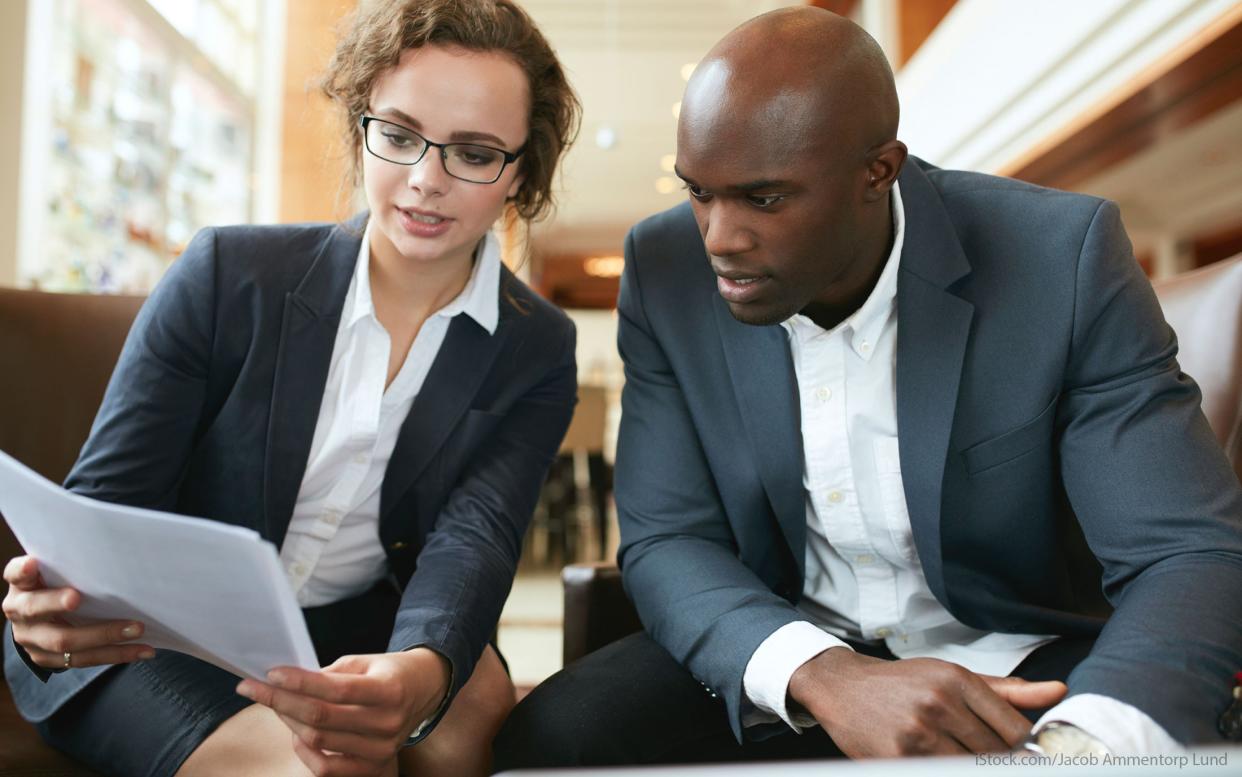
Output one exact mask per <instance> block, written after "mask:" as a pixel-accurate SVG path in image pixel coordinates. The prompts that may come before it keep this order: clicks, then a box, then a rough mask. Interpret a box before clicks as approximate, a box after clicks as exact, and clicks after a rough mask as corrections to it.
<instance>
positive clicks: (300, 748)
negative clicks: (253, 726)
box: [237, 648, 449, 777]
mask: <svg viewBox="0 0 1242 777" xmlns="http://www.w3.org/2000/svg"><path fill="white" fill-rule="evenodd" d="M267 679H268V682H267V683H260V682H257V681H255V680H243V681H242V682H241V683H240V684H238V686H237V692H238V693H240V694H241V695H242V696H245V697H246V698H248V699H252V700H254V701H255V702H257V703H259V704H262V705H264V706H267V707H271V708H272V709H273V710H274V711H275V712H276V714H277V715H279V716H280V719H281V720H283V721H284V722H285V725H287V726H288V727H289V728H290V730H291V731H293V734H294V740H293V749H294V752H296V753H297V755H298V758H300V759H301V760H302V762H303V763H304V764H306V766H307V767H308V768H309V769H310V770H311V772H313V773H314V774H316V775H320V777H323V776H324V775H332V776H333V777H337V776H338V775H340V776H341V777H345V776H347V775H348V776H349V777H352V776H353V775H373V774H379V773H385V772H390V771H391V769H392V766H393V764H394V759H395V758H396V756H397V752H398V751H399V750H400V749H401V747H402V746H403V745H404V744H405V742H406V739H408V738H409V736H410V733H411V732H412V731H414V729H415V728H417V727H418V725H419V724H420V723H422V722H423V721H424V720H426V719H427V718H429V717H431V716H432V715H433V714H434V713H435V711H436V709H437V707H438V706H439V704H440V702H441V701H442V700H443V699H444V695H445V694H446V693H448V687H449V663H448V660H447V659H445V658H444V657H443V656H441V655H440V654H439V653H436V652H435V651H433V650H430V649H428V648H414V649H413V650H408V651H405V652H403V653H379V654H375V655H365V656H343V657H341V658H340V659H339V660H337V661H335V662H333V663H332V664H331V665H330V666H326V667H324V668H323V669H322V670H321V671H318V672H308V671H305V670H302V669H295V668H293V667H278V668H276V669H273V670H272V671H271V672H269V673H268V677H267Z"/></svg>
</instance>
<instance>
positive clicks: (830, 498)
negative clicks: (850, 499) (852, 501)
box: [828, 491, 845, 504]
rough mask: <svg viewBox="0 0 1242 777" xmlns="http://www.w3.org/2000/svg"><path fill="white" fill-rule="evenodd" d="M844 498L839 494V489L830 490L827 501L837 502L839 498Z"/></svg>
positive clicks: (839, 500)
mask: <svg viewBox="0 0 1242 777" xmlns="http://www.w3.org/2000/svg"><path fill="white" fill-rule="evenodd" d="M844 498H845V497H844V496H842V495H841V492H840V491H832V492H829V494H828V501H829V502H832V503H833V504H839V503H840V502H841V500H842V499H844Z"/></svg>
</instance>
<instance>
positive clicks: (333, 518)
mask: <svg viewBox="0 0 1242 777" xmlns="http://www.w3.org/2000/svg"><path fill="white" fill-rule="evenodd" d="M323 522H324V523H326V524H329V525H331V526H336V525H337V524H338V523H340V522H341V514H340V513H338V512H337V511H336V510H329V511H328V512H326V513H324V514H323Z"/></svg>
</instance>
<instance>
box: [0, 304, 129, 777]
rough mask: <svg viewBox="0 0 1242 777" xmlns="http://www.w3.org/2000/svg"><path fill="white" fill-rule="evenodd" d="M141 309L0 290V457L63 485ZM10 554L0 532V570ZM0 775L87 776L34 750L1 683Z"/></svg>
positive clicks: (30, 732) (7, 537)
mask: <svg viewBox="0 0 1242 777" xmlns="http://www.w3.org/2000/svg"><path fill="white" fill-rule="evenodd" d="M142 300H143V298H142V297H120V296H94V295H77V294H44V293H40V292H34V291H18V290H13V289H0V365H3V370H4V376H3V378H0V450H4V451H5V452H7V453H9V454H10V455H11V456H13V457H14V458H16V459H18V460H19V461H21V462H23V463H24V464H26V465H27V466H29V467H31V468H32V469H34V470H35V471H37V472H38V473H39V474H41V475H43V476H44V477H46V478H48V479H49V480H53V481H55V482H57V483H59V482H60V481H62V480H64V478H65V475H67V474H68V472H69V468H70V467H72V466H73V462H74V461H75V460H76V459H77V457H78V451H79V449H80V448H81V447H82V443H83V442H85V440H86V436H87V434H88V433H89V431H90V428H91V422H92V421H93V420H94V419H95V411H96V410H97V409H98V408H99V401H100V400H101V399H102V398H103V392H104V387H105V386H106V385H107V382H108V377H109V376H110V375H111V374H112V367H113V365H114V364H115V363H116V358H117V355H118V354H120V352H121V344H122V343H123V342H124V340H125V334H126V333H127V332H128V331H129V327H130V324H131V323H132V322H133V320H134V316H135V315H136V314H137V312H138V308H139V306H141V305H142ZM19 550H20V549H19V547H18V545H17V542H16V540H14V539H13V535H12V534H11V533H10V532H9V528H8V526H7V525H5V524H3V523H0V563H3V562H5V561H7V560H8V559H10V558H12V557H13V556H15V555H18V553H19ZM0 588H4V587H3V586H0ZM2 617H3V615H0V618H2ZM0 622H2V621H0ZM0 774H3V775H30V776H31V777H33V775H40V777H52V776H53V775H57V776H60V777H70V776H72V777H81V776H84V775H94V774H95V772H92V771H90V770H89V769H86V768H84V767H82V766H80V765H78V764H77V763H75V762H73V761H71V760H70V759H68V758H66V757H65V756H63V755H61V754H60V753H58V752H56V751H55V750H53V749H52V748H50V747H48V746H47V745H45V744H43V740H42V739H40V738H39V735H38V733H37V732H36V731H35V730H34V727H33V726H31V725H30V724H29V723H27V722H26V721H24V720H22V719H21V716H19V715H18V714H17V708H15V707H14V706H13V702H12V700H11V698H10V697H9V688H8V685H6V684H3V683H0Z"/></svg>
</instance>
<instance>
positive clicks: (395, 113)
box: [375, 108, 506, 148]
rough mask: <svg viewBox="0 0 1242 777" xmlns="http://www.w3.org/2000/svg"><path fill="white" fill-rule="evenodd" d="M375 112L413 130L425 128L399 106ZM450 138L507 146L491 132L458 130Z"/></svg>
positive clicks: (450, 139)
mask: <svg viewBox="0 0 1242 777" xmlns="http://www.w3.org/2000/svg"><path fill="white" fill-rule="evenodd" d="M375 113H376V115H378V116H391V117H392V118H394V119H397V120H398V121H400V123H402V124H405V125H406V126H408V127H409V128H410V129H412V130H418V131H419V132H422V130H423V125H422V124H421V123H420V122H419V121H418V119H416V118H414V117H413V116H411V115H410V114H408V113H406V112H405V111H402V110H400V109H398V108H382V109H380V110H378V111H376V112H375ZM448 140H449V142H451V143H478V142H484V143H490V144H492V145H496V146H500V147H501V148H505V147H506V144H505V142H504V141H503V140H501V139H500V138H498V137H496V136H495V135H493V134H492V133H490V132H477V131H473V130H457V131H455V132H453V134H452V135H449V138H448Z"/></svg>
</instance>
